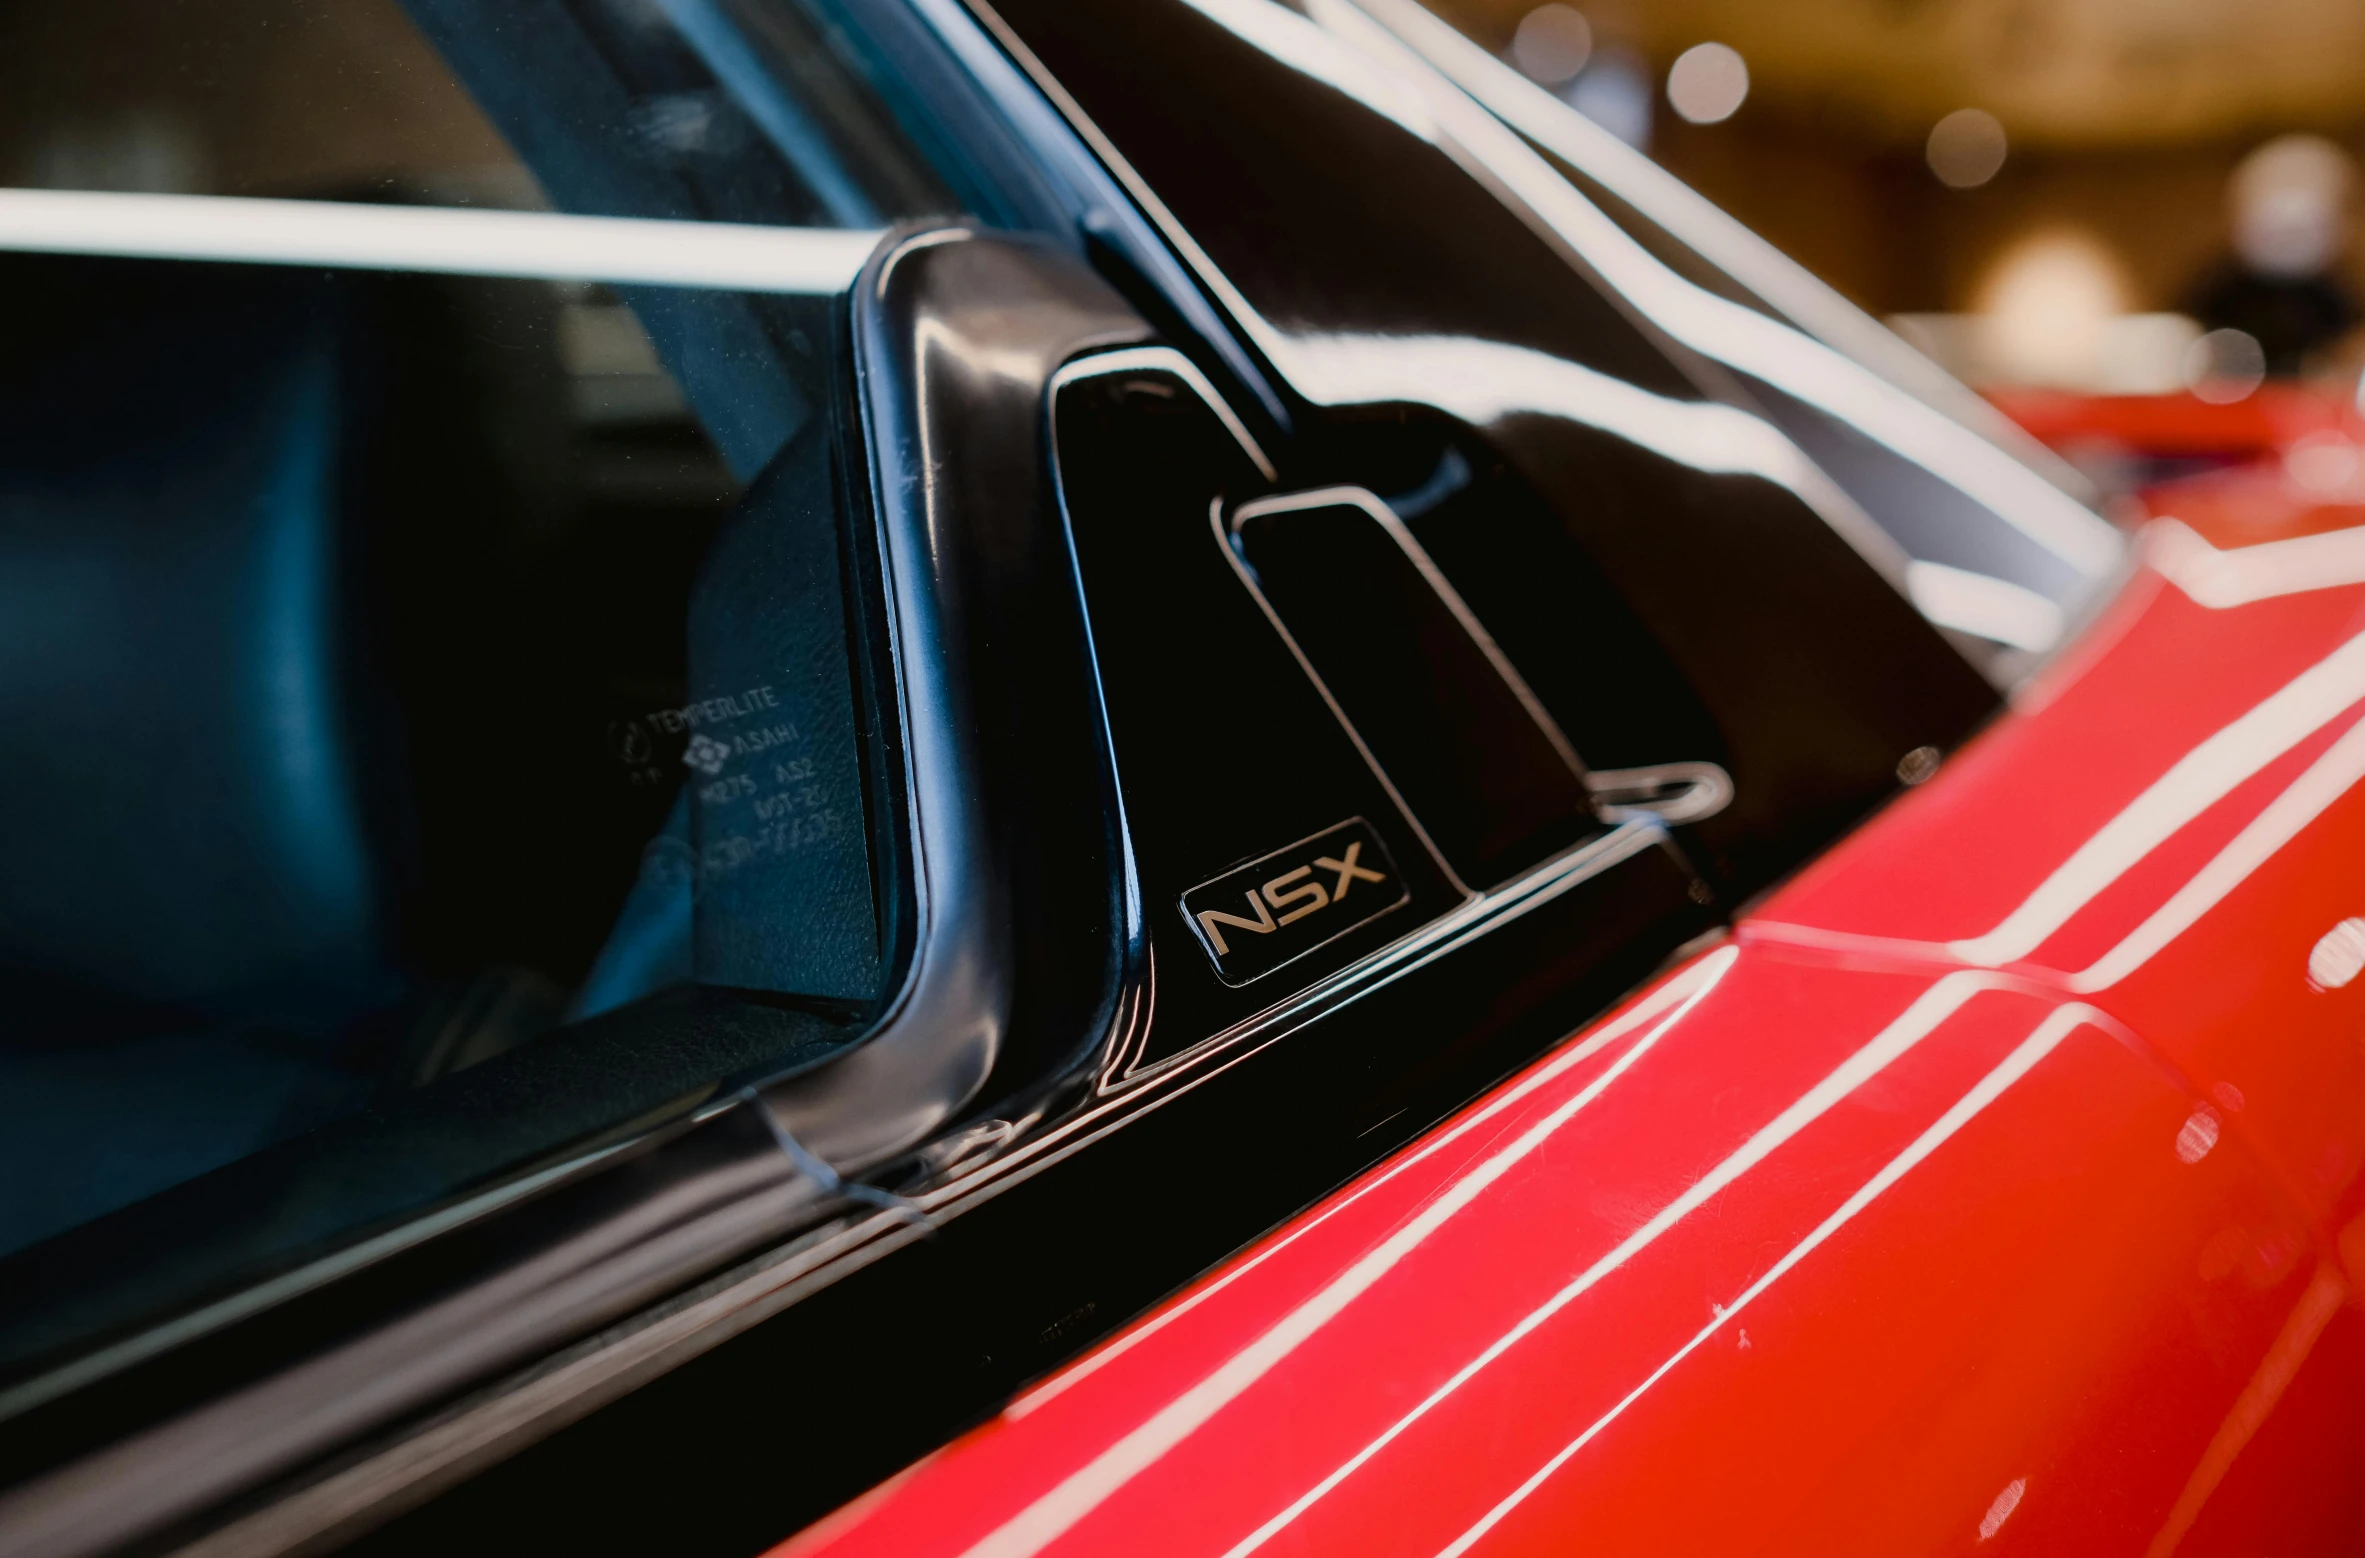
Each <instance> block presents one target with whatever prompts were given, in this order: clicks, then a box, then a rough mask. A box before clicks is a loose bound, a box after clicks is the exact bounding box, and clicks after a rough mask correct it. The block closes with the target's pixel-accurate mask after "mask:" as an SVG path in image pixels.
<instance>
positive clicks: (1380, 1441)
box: [1224, 970, 2004, 1558]
mask: <svg viewBox="0 0 2365 1558" xmlns="http://www.w3.org/2000/svg"><path fill="white" fill-rule="evenodd" d="M2003 984H2004V981H2003V980H2002V979H2000V978H1998V977H1996V976H1994V975H1992V974H1975V973H1971V972H1969V971H1967V970H1966V971H1964V972H1961V973H1954V974H1948V975H1947V976H1946V977H1945V978H1943V979H1941V980H1939V981H1938V982H1937V983H1936V984H1934V985H1932V986H1930V988H1929V989H1927V990H1925V991H1923V992H1922V994H1921V996H1920V997H1919V998H1918V999H1917V1000H1915V1002H1914V1003H1913V1004H1912V1005H1911V1006H1909V1007H1907V1008H1906V1009H1905V1011H1904V1012H1903V1013H1902V1014H1901V1015H1899V1016H1898V1018H1897V1019H1896V1020H1895V1021H1894V1022H1892V1023H1890V1024H1889V1025H1888V1026H1887V1027H1886V1028H1883V1029H1882V1030H1881V1031H1880V1032H1879V1033H1878V1034H1876V1035H1874V1036H1873V1039H1872V1041H1871V1042H1870V1043H1868V1044H1866V1045H1865V1046H1864V1047H1863V1048H1862V1049H1860V1050H1858V1051H1856V1053H1855V1054H1853V1055H1850V1056H1849V1057H1848V1058H1847V1059H1846V1060H1844V1061H1842V1062H1841V1063H1840V1065H1839V1067H1838V1068H1837V1069H1836V1070H1834V1071H1833V1072H1832V1073H1831V1074H1830V1075H1829V1076H1827V1077H1825V1078H1824V1079H1823V1080H1822V1081H1820V1082H1818V1083H1816V1084H1815V1085H1814V1086H1813V1087H1811V1088H1809V1089H1807V1091H1806V1092H1804V1093H1802V1094H1801V1095H1799V1097H1798V1099H1797V1100H1796V1101H1795V1102H1793V1103H1792V1104H1791V1105H1790V1107H1789V1108H1787V1109H1784V1110H1783V1111H1782V1112H1781V1113H1780V1114H1778V1115H1776V1116H1775V1117H1774V1118H1773V1120H1772V1121H1770V1122H1769V1123H1768V1124H1767V1125H1766V1126H1765V1127H1764V1128H1763V1129H1762V1130H1760V1131H1759V1132H1758V1133H1757V1134H1756V1135H1754V1136H1752V1137H1750V1138H1749V1140H1748V1141H1747V1142H1745V1143H1743V1144H1742V1146H1741V1148H1740V1150H1739V1151H1737V1152H1735V1153H1734V1154H1733V1155H1732V1156H1730V1157H1728V1158H1726V1159H1725V1160H1724V1161H1723V1162H1721V1163H1719V1164H1717V1165H1716V1167H1714V1168H1713V1169H1710V1170H1709V1171H1708V1173H1707V1174H1706V1175H1705V1176H1703V1177H1702V1178H1701V1179H1700V1180H1699V1181H1698V1182H1697V1183H1695V1184H1694V1185H1692V1186H1691V1188H1690V1189H1688V1190H1686V1191H1685V1192H1684V1193H1683V1194H1682V1195H1680V1196H1678V1197H1676V1198H1675V1199H1674V1200H1673V1201H1671V1202H1669V1203H1668V1204H1667V1206H1666V1207H1664V1208H1662V1209H1661V1210H1660V1212H1659V1213H1658V1215H1656V1216H1654V1217H1653V1218H1652V1219H1651V1220H1650V1221H1649V1222H1647V1223H1644V1224H1643V1225H1642V1226H1641V1227H1640V1228H1637V1229H1636V1230H1634V1232H1633V1233H1631V1234H1628V1235H1627V1236H1626V1238H1625V1239H1624V1240H1622V1241H1621V1242H1620V1243H1619V1244H1618V1246H1617V1248H1615V1249H1613V1250H1611V1251H1610V1252H1609V1253H1608V1254H1607V1255H1604V1256H1602V1257H1601V1259H1599V1260H1597V1261H1595V1262H1594V1263H1593V1264H1592V1265H1591V1266H1588V1267H1587V1268H1585V1270H1584V1271H1583V1272H1581V1273H1579V1274H1578V1276H1577V1277H1576V1279H1575V1280H1573V1281H1571V1282H1570V1283H1569V1284H1568V1285H1567V1286H1566V1287H1563V1288H1562V1289H1561V1290H1560V1291H1559V1292H1557V1293H1555V1294H1553V1295H1552V1296H1551V1297H1550V1298H1548V1299H1546V1300H1545V1301H1544V1302H1543V1303H1542V1304H1540V1305H1538V1306H1537V1307H1536V1308H1534V1309H1532V1310H1530V1311H1528V1313H1527V1314H1526V1315H1525V1316H1523V1317H1522V1318H1521V1319H1520V1321H1519V1323H1518V1324H1517V1325H1514V1326H1513V1327H1511V1329H1510V1330H1508V1331H1505V1332H1504V1333H1503V1334H1502V1335H1501V1336H1499V1337H1497V1338H1495V1340H1494V1341H1492V1342H1490V1343H1488V1344H1487V1347H1486V1349H1485V1351H1483V1352H1481V1353H1479V1354H1478V1356H1477V1357H1475V1358H1472V1359H1471V1360H1470V1361H1469V1362H1468V1363H1465V1364H1463V1365H1462V1367H1461V1368H1459V1369H1457V1370H1456V1371H1455V1372H1454V1374H1453V1377H1452V1378H1450V1379H1448V1380H1447V1381H1446V1382H1445V1383H1444V1384H1442V1385H1440V1386H1438V1387H1437V1388H1436V1389H1435V1390H1433V1391H1431V1392H1430V1393H1429V1394H1428V1395H1427V1396H1425V1397H1424V1398H1422V1400H1421V1402H1420V1404H1419V1405H1417V1406H1415V1407H1414V1408H1413V1409H1412V1410H1411V1411H1409V1412H1407V1413H1405V1414H1404V1415H1403V1416H1402V1417H1400V1418H1398V1419H1397V1420H1396V1421H1395V1422H1394V1423H1391V1424H1390V1425H1389V1426H1388V1428H1387V1429H1386V1430H1385V1431H1384V1432H1383V1433H1381V1434H1380V1435H1379V1437H1378V1438H1376V1439H1374V1440H1372V1441H1371V1442H1370V1443H1369V1444H1367V1445H1365V1446H1364V1447H1363V1448H1362V1449H1360V1450H1358V1451H1356V1452H1355V1453H1354V1455H1352V1456H1350V1457H1349V1458H1348V1459H1347V1460H1346V1461H1345V1462H1343V1463H1342V1464H1341V1465H1340V1466H1339V1467H1338V1469H1337V1470H1335V1471H1333V1472H1331V1473H1330V1474H1329V1475H1328V1476H1326V1477H1324V1478H1323V1479H1322V1480H1321V1481H1320V1482H1317V1483H1316V1484H1314V1486H1312V1487H1311V1488H1308V1489H1307V1490H1306V1491H1305V1492H1304V1493H1302V1494H1300V1495H1299V1496H1298V1498H1297V1499H1296V1500H1295V1501H1294V1502H1293V1503H1291V1504H1290V1505H1289V1507H1288V1508H1286V1509H1284V1510H1282V1511H1281V1512H1280V1513H1279V1514H1277V1515H1275V1516H1274V1517H1273V1518H1272V1519H1270V1520H1268V1521H1266V1522H1265V1523H1264V1524H1263V1525H1261V1526H1258V1527H1257V1528H1256V1529H1255V1530H1254V1531H1251V1532H1250V1533H1249V1534H1248V1535H1247V1536H1245V1537H1243V1538H1241V1539H1240V1541H1239V1542H1237V1543H1235V1544H1234V1545H1233V1546H1232V1547H1231V1549H1230V1550H1229V1551H1227V1552H1226V1553H1225V1554H1224V1558H1246V1555H1247V1554H1249V1553H1252V1552H1255V1551H1256V1550H1257V1549H1258V1548H1260V1547H1262V1546H1264V1544H1265V1543H1267V1542H1269V1541H1271V1540H1272V1539H1273V1538H1274V1537H1275V1536H1277V1535H1279V1534H1280V1532H1281V1531H1282V1530H1283V1529H1284V1528H1285V1527H1287V1526H1288V1525H1289V1524H1290V1522H1292V1521H1294V1520H1295V1519H1297V1517H1298V1516H1300V1515H1302V1514H1304V1513H1305V1512H1306V1511H1307V1510H1309V1509H1311V1508H1312V1507H1313V1506H1314V1505H1315V1504H1316V1503H1317V1502H1318V1501H1319V1500H1321V1499H1322V1498H1323V1497H1324V1496H1325V1495H1326V1494H1328V1493H1329V1492H1330V1491H1331V1490H1332V1489H1333V1488H1335V1487H1337V1486H1338V1485H1339V1484H1340V1483H1342V1482H1344V1481H1346V1480H1347V1479H1348V1478H1349V1477H1351V1476H1353V1475H1354V1474H1355V1473H1356V1472H1357V1471H1358V1470H1360V1469H1361V1468H1362V1467H1363V1466H1364V1464H1365V1463H1366V1462H1368V1461H1369V1460H1370V1459H1371V1458H1372V1457H1373V1456H1375V1455H1377V1454H1379V1453H1380V1451H1382V1450H1384V1449H1386V1448H1387V1447H1388V1446H1389V1445H1390V1444H1392V1443H1394V1442H1395V1441H1396V1439H1397V1437H1398V1436H1400V1435H1401V1434H1403V1433H1404V1431H1405V1430H1406V1429H1408V1428H1410V1427H1412V1425H1413V1424H1415V1423H1417V1422H1419V1421H1420V1420H1421V1419H1422V1418H1423V1417H1426V1416H1427V1415H1428V1414H1429V1413H1430V1412H1431V1411H1432V1410H1434V1409H1435V1408H1436V1407H1437V1405H1438V1404H1439V1403H1440V1402H1442V1401H1444V1400H1445V1398H1446V1397H1448V1396H1450V1395H1452V1394H1453V1393H1454V1392H1455V1391H1457V1390H1459V1389H1461V1388H1462V1387H1463V1386H1464V1385H1466V1384H1468V1383H1469V1382H1470V1381H1471V1380H1472V1379H1473V1378H1475V1377H1476V1376H1477V1374H1478V1373H1479V1371H1480V1370H1482V1369H1484V1368H1485V1367H1486V1366H1487V1365H1488V1364H1490V1363H1493V1362H1494V1361H1495V1360H1496V1359H1497V1358H1500V1357H1502V1356H1503V1354H1505V1353H1507V1352H1509V1351H1510V1350H1511V1349H1512V1348H1513V1347H1514V1346H1516V1345H1517V1344H1518V1343H1519V1342H1520V1341H1521V1340H1522V1339H1523V1338H1525V1337H1526V1336H1528V1335H1529V1334H1530V1333H1532V1332H1533V1331H1535V1330H1536V1328H1537V1327H1539V1326H1541V1325H1543V1324H1544V1323H1545V1322H1546V1321H1548V1320H1550V1319H1551V1318H1552V1317H1553V1316H1554V1315H1556V1314H1558V1313H1560V1311H1561V1310H1563V1309H1565V1308H1567V1307H1568V1306H1569V1305H1570V1304H1571V1303H1573V1302H1575V1301H1576V1300H1577V1299H1578V1298H1580V1297H1582V1296H1583V1295H1584V1294H1585V1293H1586V1292H1588V1291H1590V1290H1591V1289H1592V1288H1593V1287H1594V1285H1595V1284H1597V1283H1599V1282H1600V1281H1601V1280H1602V1278H1604V1277H1606V1276H1608V1275H1610V1274H1611V1273H1612V1272H1614V1271H1616V1270H1617V1269H1618V1268H1619V1267H1621V1266H1623V1265H1625V1264H1626V1262H1628V1261H1629V1260H1632V1259H1633V1258H1634V1257H1635V1256H1636V1255H1637V1254H1639V1253H1640V1252H1641V1251H1643V1250H1644V1249H1647V1248H1648V1247H1649V1246H1650V1245H1651V1244H1652V1243H1653V1242H1655V1241H1656V1240H1657V1239H1658V1238H1659V1236H1660V1235H1662V1234H1664V1233H1665V1232H1667V1230H1668V1229H1670V1228H1673V1227H1674V1226H1675V1225H1676V1224H1677V1223H1679V1222H1681V1221H1683V1219H1684V1218H1686V1217H1688V1216H1690V1215H1691V1214H1692V1213H1693V1212H1695V1211H1697V1210H1698V1209H1699V1208H1700V1206H1701V1205H1702V1204H1703V1203H1705V1202H1706V1201H1708V1200H1709V1199H1710V1198H1711V1197H1713V1196H1715V1195H1716V1194H1717V1193H1718V1192H1720V1191H1722V1190H1724V1189H1725V1188H1726V1187H1728V1186H1730V1185H1731V1184H1732V1183H1733V1182H1734V1181H1735V1180H1737V1179H1739V1178H1740V1177H1741V1176H1742V1175H1744V1174H1746V1173H1748V1172H1749V1171H1750V1170H1751V1169H1753V1168H1755V1167H1757V1165H1758V1164H1760V1163H1762V1162H1764V1161H1765V1159H1766V1157H1767V1156H1768V1155H1769V1154H1770V1153H1772V1152H1773V1151H1774V1149H1775V1148H1777V1147H1779V1146H1781V1145H1782V1144H1783V1143H1784V1142H1787V1141H1789V1140H1790V1138H1792V1137H1793V1136H1796V1135H1797V1134H1798V1133H1799V1132H1800V1131H1802V1130H1805V1129H1806V1128H1807V1127H1808V1126H1809V1125H1811V1124H1813V1123H1814V1122H1815V1121H1816V1120H1819V1119H1821V1118H1822V1117H1823V1115H1824V1114H1826V1113H1827V1112H1828V1111H1829V1110H1830V1109H1831V1108H1832V1106H1833V1105H1835V1104H1837V1103H1839V1102H1840V1101H1841V1100H1842V1099H1844V1098H1846V1097H1847V1096H1848V1095H1849V1094H1851V1093H1853V1092H1854V1091H1855V1090H1856V1089H1857V1088H1859V1087H1862V1086H1863V1085H1864V1084H1865V1083H1866V1082H1869V1081H1870V1080H1872V1078H1873V1077H1875V1076H1877V1075H1879V1074H1880V1072H1881V1071H1882V1070H1883V1069H1884V1068H1885V1067H1887V1066H1888V1065H1889V1064H1890V1063H1891V1062H1892V1061H1894V1060H1896V1059H1897V1057H1899V1056H1900V1055H1903V1054H1904V1053H1905V1052H1906V1051H1908V1050H1910V1049H1912V1048H1913V1047H1914V1046H1915V1045H1916V1044H1919V1043H1920V1042H1921V1041H1922V1040H1923V1039H1925V1038H1927V1037H1929V1036H1930V1034H1931V1033H1933V1032H1935V1031H1936V1030H1937V1028H1938V1025H1939V1024H1940V1023H1943V1022H1944V1021H1946V1019H1947V1018H1949V1017H1951V1016H1953V1015H1954V1014H1955V1012H1956V1011H1958V1010H1960V1009H1961V1007H1962V1006H1963V1004H1964V1003H1965V1002H1967V1001H1969V1000H1970V999H1971V998H1972V997H1973V996H1975V995H1977V994H1979V993H1980V992H1981V991H1983V990H1993V989H1998V988H2001V987H2002V986H2003Z"/></svg>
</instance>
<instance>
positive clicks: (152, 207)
mask: <svg viewBox="0 0 2365 1558" xmlns="http://www.w3.org/2000/svg"><path fill="white" fill-rule="evenodd" d="M880 236H881V235H880V234H879V233H877V232H870V231H862V230H853V229H839V228H818V227H756V226H750V225H746V224H743V223H732V222H661V221H646V220H642V219H639V218H634V217H614V216H564V215H559V214H557V213H554V212H543V211H486V210H477V209H472V208H462V207H449V206H365V205H349V204H339V203H336V202H333V201H326V200H251V199H247V198H244V197H237V196H228V195H125V194H112V193H103V192H95V191H85V190H58V189H0V251H15V252H19V253H41V254H87V255H109V256H116V257H121V258H126V259H149V260H217V261H233V262H239V263H244V264H251V265H305V266H314V265H317V266H326V267H335V268H340V269H354V270H391V271H433V272H438V273H442V274H447V275H463V276H519V277H531V278H536V279H540V280H548V281H605V282H618V283H624V284H628V285H630V284H644V285H653V286H668V287H715V288H723V289H727V290H730V291H735V292H785V293H799V294H815V295H822V296H827V295H829V294H833V293H837V292H842V291H844V290H845V289H846V288H847V287H849V286H851V285H852V284H853V281H854V277H855V275H856V274H857V273H858V272H860V271H861V269H862V265H863V262H864V261H865V260H866V259H868V258H869V257H870V252H871V250H872V249H873V248H875V247H876V246H877V245H878V242H879V238H880Z"/></svg>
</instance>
